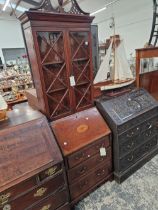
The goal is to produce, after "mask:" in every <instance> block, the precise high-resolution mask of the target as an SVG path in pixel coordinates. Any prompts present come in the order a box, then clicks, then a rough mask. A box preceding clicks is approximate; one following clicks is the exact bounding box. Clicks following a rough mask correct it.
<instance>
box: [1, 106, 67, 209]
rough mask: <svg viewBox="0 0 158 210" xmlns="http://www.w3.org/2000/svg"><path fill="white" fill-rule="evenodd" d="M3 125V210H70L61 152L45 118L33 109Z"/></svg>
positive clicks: (18, 112)
mask: <svg viewBox="0 0 158 210" xmlns="http://www.w3.org/2000/svg"><path fill="white" fill-rule="evenodd" d="M8 117H9V119H8V121H5V122H3V123H2V122H1V123H0V210H54V209H58V210H68V209H69V205H68V202H69V193H68V189H67V182H66V176H65V169H64V165H63V159H62V156H61V153H60V150H59V148H58V146H57V144H56V141H55V139H54V136H53V134H52V131H51V129H50V127H49V124H48V122H47V119H46V118H45V116H43V115H42V114H40V113H39V112H37V111H33V110H32V109H31V108H29V107H27V106H26V107H25V108H24V109H20V110H19V109H16V110H14V111H11V112H10V113H9V114H8Z"/></svg>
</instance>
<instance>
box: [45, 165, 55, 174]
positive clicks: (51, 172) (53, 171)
mask: <svg viewBox="0 0 158 210" xmlns="http://www.w3.org/2000/svg"><path fill="white" fill-rule="evenodd" d="M56 170H57V166H54V167H52V168H49V169H48V170H47V171H46V172H45V174H46V175H47V176H52V175H54V174H55V173H56Z"/></svg>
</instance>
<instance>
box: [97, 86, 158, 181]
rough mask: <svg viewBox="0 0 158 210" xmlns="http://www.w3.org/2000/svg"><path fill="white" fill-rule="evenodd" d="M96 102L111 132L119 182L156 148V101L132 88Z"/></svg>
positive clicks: (146, 159) (157, 145) (157, 108)
mask: <svg viewBox="0 0 158 210" xmlns="http://www.w3.org/2000/svg"><path fill="white" fill-rule="evenodd" d="M96 105H97V107H98V109H99V110H100V112H101V113H102V115H103V117H104V118H105V120H106V121H107V122H108V124H109V126H110V128H111V130H112V132H113V156H114V177H115V180H116V181H117V182H122V181H124V180H125V179H126V178H127V177H129V176H130V175H131V174H132V173H133V172H135V171H136V170H137V169H138V168H140V167H141V166H142V165H143V164H144V163H145V162H146V161H148V160H149V159H150V158H152V157H153V156H154V155H155V154H157V152H158V103H157V101H155V99H153V98H152V96H151V95H150V94H149V93H147V91H145V90H144V89H135V90H133V91H131V92H130V93H127V94H124V95H122V96H120V97H116V98H113V99H111V100H97V101H96Z"/></svg>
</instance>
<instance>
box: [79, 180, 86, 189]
mask: <svg viewBox="0 0 158 210" xmlns="http://www.w3.org/2000/svg"><path fill="white" fill-rule="evenodd" d="M87 184H88V181H87V180H86V181H84V182H83V183H81V184H80V188H83V187H85V186H86V185H87Z"/></svg>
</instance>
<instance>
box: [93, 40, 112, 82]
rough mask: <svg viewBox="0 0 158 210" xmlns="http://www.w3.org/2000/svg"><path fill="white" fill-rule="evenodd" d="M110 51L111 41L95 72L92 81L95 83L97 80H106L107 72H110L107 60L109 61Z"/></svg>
mask: <svg viewBox="0 0 158 210" xmlns="http://www.w3.org/2000/svg"><path fill="white" fill-rule="evenodd" d="M111 51H112V42H111V43H110V46H109V48H108V51H107V53H106V56H105V57H104V59H103V62H102V63H101V65H100V68H99V71H98V72H97V74H96V77H95V79H94V82H93V83H94V84H97V83H99V82H104V81H106V80H107V74H108V72H110V65H109V61H110V56H111Z"/></svg>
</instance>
